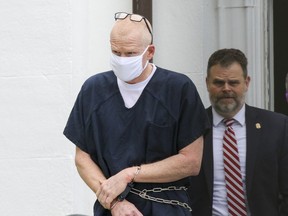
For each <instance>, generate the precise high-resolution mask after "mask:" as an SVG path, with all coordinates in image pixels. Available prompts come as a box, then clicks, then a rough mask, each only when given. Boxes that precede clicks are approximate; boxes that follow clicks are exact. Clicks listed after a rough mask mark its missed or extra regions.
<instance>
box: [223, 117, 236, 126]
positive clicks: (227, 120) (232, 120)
mask: <svg viewBox="0 0 288 216" xmlns="http://www.w3.org/2000/svg"><path fill="white" fill-rule="evenodd" d="M223 122H224V124H225V125H226V127H231V126H232V124H233V123H234V122H235V120H234V119H233V118H232V119H223Z"/></svg>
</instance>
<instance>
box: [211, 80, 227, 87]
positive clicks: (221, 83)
mask: <svg viewBox="0 0 288 216" xmlns="http://www.w3.org/2000/svg"><path fill="white" fill-rule="evenodd" d="M213 83H214V85H217V86H222V85H224V84H225V82H223V81H220V80H215V81H214V82H213Z"/></svg>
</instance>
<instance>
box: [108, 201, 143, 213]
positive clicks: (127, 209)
mask: <svg viewBox="0 0 288 216" xmlns="http://www.w3.org/2000/svg"><path fill="white" fill-rule="evenodd" d="M111 214H112V216H143V214H142V213H141V212H140V211H139V210H138V209H137V208H136V207H135V206H134V205H133V204H132V203H130V202H128V201H127V200H123V201H122V202H118V203H117V204H116V205H115V207H114V208H113V209H112V210H111Z"/></svg>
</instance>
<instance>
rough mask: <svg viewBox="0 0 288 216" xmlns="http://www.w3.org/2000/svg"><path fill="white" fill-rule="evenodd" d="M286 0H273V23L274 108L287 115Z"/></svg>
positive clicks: (287, 46)
mask: <svg viewBox="0 0 288 216" xmlns="http://www.w3.org/2000/svg"><path fill="white" fill-rule="evenodd" d="M287 11H288V1H287V0H274V1H273V25H274V109H275V111H276V112H281V113H284V114H286V115H288V101H287V100H286V96H285V94H286V90H288V89H286V85H287V84H286V76H287V74H288V31H287V27H288V23H287V21H288V13H287Z"/></svg>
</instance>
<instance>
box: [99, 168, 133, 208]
mask: <svg viewBox="0 0 288 216" xmlns="http://www.w3.org/2000/svg"><path fill="white" fill-rule="evenodd" d="M127 172H128V169H125V170H122V171H121V172H119V173H117V174H116V175H114V176H111V177H110V178H109V179H106V180H104V181H101V182H100V183H101V185H100V187H99V189H98V191H97V192H96V196H97V199H98V201H99V202H100V203H101V205H102V206H103V207H104V208H106V209H110V206H111V203H112V201H113V200H114V199H117V196H118V195H119V194H121V193H122V192H123V191H124V190H125V188H126V187H127V183H128V182H129V181H130V179H131V178H127V176H129V175H128V174H127ZM132 173H133V172H132ZM130 176H131V175H130ZM128 179H129V180H128Z"/></svg>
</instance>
